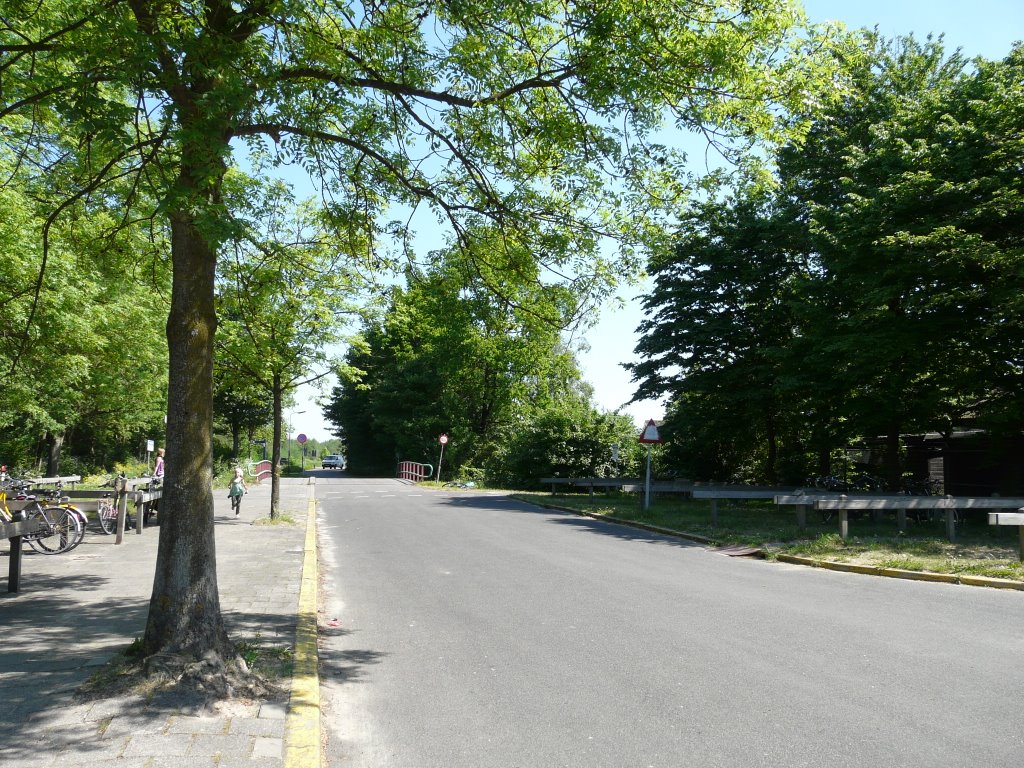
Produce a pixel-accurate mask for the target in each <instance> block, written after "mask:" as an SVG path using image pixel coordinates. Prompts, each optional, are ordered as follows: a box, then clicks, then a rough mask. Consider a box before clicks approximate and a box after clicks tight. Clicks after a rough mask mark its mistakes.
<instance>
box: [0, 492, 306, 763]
mask: <svg viewBox="0 0 1024 768" xmlns="http://www.w3.org/2000/svg"><path fill="white" fill-rule="evenodd" d="M310 490H311V489H310V486H309V485H307V480H305V479H286V480H284V481H282V488H281V506H282V509H283V511H284V512H286V513H287V514H289V515H290V516H291V517H293V518H294V519H295V521H296V525H280V526H276V525H275V526H254V525H252V521H253V520H255V519H256V518H257V517H266V516H267V515H268V514H269V505H270V484H269V482H267V483H265V484H264V485H263V486H251V487H250V493H249V494H248V495H247V496H246V497H245V500H244V502H243V504H242V512H241V515H240V517H238V518H237V519H236V518H235V517H234V515H233V514H232V512H231V510H230V502H229V501H228V499H227V493H226V491H225V492H224V493H221V492H219V491H218V492H216V493H215V500H214V509H215V521H216V528H215V530H216V534H215V535H216V547H217V571H218V573H217V576H218V586H219V590H220V601H221V610H222V612H223V615H224V619H225V622H226V624H227V627H228V632H229V633H230V635H231V638H232V639H233V640H234V641H236V642H238V641H240V640H248V641H255V640H257V639H258V640H259V641H260V642H261V643H264V644H266V645H269V646H276V647H281V646H287V647H289V648H291V647H292V646H293V644H294V642H295V628H296V611H297V606H298V598H299V588H300V584H301V579H302V563H303V546H304V539H305V533H306V524H307V515H306V512H307V508H308V499H309V494H310ZM158 535H159V529H158V528H155V527H152V528H147V529H146V530H145V531H144V532H143V534H142V535H141V536H139V535H136V534H135V533H134V532H128V533H126V534H125V537H124V542H123V543H122V544H121V545H120V546H115V545H114V536H106V535H104V534H102V533H100V532H98V530H90V531H89V532H88V533H87V534H86V538H85V540H84V541H83V542H82V544H81V545H80V546H79V547H78V548H77V549H75V550H73V551H72V552H70V553H67V554H65V555H53V556H43V555H36V554H32V553H30V552H29V551H28V548H27V547H26V555H25V558H24V561H23V567H22V591H21V592H20V593H19V594H13V595H12V594H8V593H7V592H6V591H4V592H2V593H0V627H2V628H3V644H4V651H3V653H2V654H0V701H2V702H3V712H4V714H3V718H2V722H0V764H2V765H4V766H5V768H22V767H25V768H37V766H38V767H39V768H42V767H43V766H89V767H90V768H105V767H106V766H119V767H121V768H162V767H163V766H167V767H168V768H170V767H171V766H173V767H174V768H191V766H221V768H230V767H231V766H249V767H251V768H263V767H264V766H267V767H268V768H269V767H270V766H275V767H276V766H283V765H284V754H285V716H286V713H287V702H286V701H283V700H282V701H269V702H264V703H262V704H260V703H251V702H245V701H241V700H229V701H227V702H224V703H222V704H220V705H218V706H217V707H216V708H215V710H214V711H202V710H198V709H197V708H196V705H195V704H194V703H188V702H186V701H184V700H182V699H176V698H175V697H174V696H173V695H165V694H160V695H157V696H155V697H153V698H152V699H144V698H141V697H134V696H121V697H115V698H106V699H100V700H96V701H91V702H82V701H80V700H77V699H76V698H75V695H74V693H75V691H76V690H77V689H78V687H79V686H80V685H81V684H82V683H83V682H84V681H85V680H86V679H88V677H89V676H90V675H91V674H92V673H93V672H94V671H95V670H96V669H97V668H98V667H99V666H101V665H103V664H105V663H106V662H107V661H109V660H110V659H111V658H112V657H113V656H114V655H115V654H117V653H120V652H121V651H123V650H124V649H125V648H126V647H127V646H128V645H129V644H130V643H131V641H132V640H133V639H134V638H136V637H140V636H141V635H142V633H143V631H144V630H145V623H146V613H147V606H148V602H149V597H150V593H151V589H152V580H153V571H154V567H155V562H156V545H157V539H158ZM3 555H4V556H3V557H0V569H3V572H4V573H6V568H7V563H6V557H7V551H6V549H4V550H3ZM0 589H3V590H6V580H4V581H3V585H2V587H0ZM285 682H287V681H285ZM285 688H286V689H287V686H285Z"/></svg>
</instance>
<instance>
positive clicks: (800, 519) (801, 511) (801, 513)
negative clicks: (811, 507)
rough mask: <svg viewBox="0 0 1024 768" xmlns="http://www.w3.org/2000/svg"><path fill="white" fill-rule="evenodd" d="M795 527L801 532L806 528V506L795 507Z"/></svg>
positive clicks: (798, 505)
mask: <svg viewBox="0 0 1024 768" xmlns="http://www.w3.org/2000/svg"><path fill="white" fill-rule="evenodd" d="M796 526H797V528H799V529H800V530H801V531H802V530H804V529H805V528H806V527H807V505H806V504H797V505H796Z"/></svg>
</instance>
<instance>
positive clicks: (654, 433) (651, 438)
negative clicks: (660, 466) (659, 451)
mask: <svg viewBox="0 0 1024 768" xmlns="http://www.w3.org/2000/svg"><path fill="white" fill-rule="evenodd" d="M640 442H641V443H664V442H665V441H664V440H663V439H662V437H661V434H660V433H659V432H658V425H657V424H655V423H654V419H649V420H648V421H647V425H646V426H645V427H644V431H643V432H641V433H640Z"/></svg>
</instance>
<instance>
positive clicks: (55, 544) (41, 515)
mask: <svg viewBox="0 0 1024 768" xmlns="http://www.w3.org/2000/svg"><path fill="white" fill-rule="evenodd" d="M29 519H30V520H35V521H38V522H41V523H42V524H43V525H44V526H45V527H44V530H43V531H42V532H40V533H36V534H32V536H31V537H26V539H27V540H28V543H29V546H31V547H32V549H34V550H35V551H36V552H38V553H39V554H41V555H59V554H60V553H61V552H67V551H68V550H69V549H73V548H74V547H76V546H78V544H79V542H81V540H82V536H83V535H84V531H83V530H82V523H81V521H80V520H79V519H78V516H77V515H75V513H74V512H72V511H71V510H68V509H62V508H60V507H47V508H46V509H40V510H37V511H36V512H34V513H32V517H31V518H29Z"/></svg>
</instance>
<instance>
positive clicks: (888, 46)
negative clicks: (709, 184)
mask: <svg viewBox="0 0 1024 768" xmlns="http://www.w3.org/2000/svg"><path fill="white" fill-rule="evenodd" d="M1021 63H1022V58H1021V48H1020V47H1019V46H1018V47H1017V48H1015V49H1014V50H1013V51H1012V52H1011V54H1010V55H1009V56H1008V57H1007V58H1006V59H1005V60H1004V61H1001V62H987V61H983V60H978V61H975V62H973V63H968V62H967V61H966V60H964V59H963V58H962V57H961V56H959V55H958V54H953V55H946V53H945V52H944V50H943V48H942V45H941V42H940V41H936V40H928V41H926V42H923V43H922V42H919V41H916V40H914V39H913V38H905V39H900V40H896V41H886V40H883V39H881V38H879V37H878V36H877V35H876V34H871V33H866V34H865V35H864V38H863V41H862V44H861V47H860V49H859V50H854V51H849V52H847V55H845V56H844V58H843V64H844V70H843V78H844V79H843V80H842V81H841V82H843V83H845V86H844V87H842V88H839V89H837V92H836V94H835V95H834V97H833V98H831V99H828V100H826V101H824V102H822V103H821V104H820V105H818V106H817V109H816V112H815V113H814V115H813V117H814V119H813V121H812V127H811V129H810V131H809V134H808V136H807V138H806V141H804V142H802V143H800V144H792V145H789V146H787V147H784V148H783V149H782V150H781V151H780V152H779V153H778V156H777V159H778V170H779V179H778V181H779V185H778V190H777V191H776V192H774V193H772V194H770V195H766V194H765V193H764V191H763V190H762V189H761V188H759V187H757V186H751V185H741V186H739V187H738V188H737V189H736V192H735V194H734V196H732V197H728V196H725V197H715V198H714V199H712V200H711V201H709V202H706V203H701V204H699V205H696V206H694V207H692V208H691V209H690V214H692V215H689V214H688V215H687V216H686V217H685V218H684V221H683V227H682V229H681V232H680V234H679V236H678V245H677V250H676V252H675V253H674V254H672V255H671V256H670V257H668V258H659V259H655V260H654V261H652V264H651V269H652V273H653V274H654V275H655V278H656V289H655V293H654V294H652V297H651V300H650V301H649V302H648V304H647V308H648V310H650V312H651V313H652V318H651V319H650V320H648V321H647V322H646V323H645V324H644V326H643V327H642V330H643V331H644V332H645V334H646V335H645V337H644V338H643V340H642V341H641V342H640V344H639V345H638V352H640V353H641V355H642V356H644V358H645V360H644V362H642V363H640V364H637V365H635V366H633V370H634V374H635V376H636V377H637V380H638V381H639V382H640V390H639V393H638V394H639V395H650V394H663V393H668V394H670V395H672V396H673V397H674V398H675V400H674V403H673V407H672V408H671V409H670V413H669V416H668V421H669V422H670V424H671V425H672V426H673V427H674V429H672V430H671V432H672V433H673V434H674V435H675V442H676V445H675V446H674V448H675V450H676V455H677V457H678V456H683V457H685V459H686V461H687V462H688V466H691V467H698V468H699V472H700V474H701V476H710V477H717V478H724V477H730V476H735V475H736V473H737V471H739V470H743V472H742V473H741V474H742V475H743V476H745V477H748V478H756V479H768V480H771V479H774V478H775V477H776V474H777V473H775V472H773V471H772V468H773V451H772V449H771V447H770V446H771V443H772V441H773V437H772V435H776V436H779V437H784V441H783V443H781V444H780V446H781V447H780V451H781V456H782V458H783V459H784V460H786V461H787V462H788V463H789V464H790V465H791V466H792V467H793V469H794V470H795V469H798V468H799V462H798V461H796V459H798V458H799V454H801V453H803V454H804V455H805V456H806V454H807V452H808V451H809V452H812V453H813V454H815V455H816V456H817V457H818V468H819V471H821V472H828V471H829V469H830V467H829V460H830V455H831V453H832V452H833V451H834V450H836V449H839V448H842V447H843V446H845V445H846V444H847V441H848V440H851V439H856V438H864V437H867V438H875V437H878V436H884V438H885V444H886V451H885V462H884V463H885V472H886V475H887V479H888V482H889V484H890V486H891V487H897V486H898V484H899V482H900V479H901V473H902V467H901V447H902V446H901V435H902V434H904V433H907V432H924V431H929V430H935V431H940V432H948V431H949V430H950V429H951V427H952V426H954V425H960V424H964V423H968V422H969V423H983V422H984V423H989V424H992V425H997V426H1000V427H1001V428H1002V429H1007V428H1010V429H1015V430H1018V429H1019V423H1020V422H1019V418H1018V417H1019V414H1020V399H1019V396H1018V394H1019V393H1018V390H1016V389H1014V384H1015V383H1019V377H1020V371H1021V362H1020V356H1019V349H1020V339H1021V338H1022V337H1024V334H1022V327H1021V324H1020V290H1019V287H1020V277H1021V269H1022V261H1021V236H1020V235H1021V227H1020V224H1019V218H1020V217H1019V216H1018V215H1017V214H1019V212H1020V200H1021V194H1020V192H1021V181H1020V173H1019V169H1020V162H1021V158H1022V157H1024V151H1022V149H1024V148H1022V145H1021V139H1020V136H1021V135H1022V128H1024V113H1022V107H1024V102H1022V100H1021V85H1020V83H1021ZM1014 340H1015V341H1014ZM1015 350H1016V351H1015ZM805 425H806V426H805ZM751 435H755V436H758V437H759V438H760V437H761V436H764V437H765V438H766V440H767V442H766V445H767V446H768V450H767V452H758V451H753V450H751V449H750V447H749V445H750V440H749V438H750V436H751ZM787 443H788V447H787V445H786V444H787ZM758 454H760V455H758ZM798 478H799V475H798V474H796V475H794V474H789V475H788V478H787V479H790V480H794V479H798Z"/></svg>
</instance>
